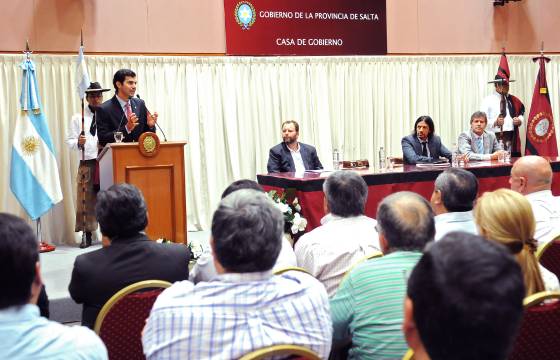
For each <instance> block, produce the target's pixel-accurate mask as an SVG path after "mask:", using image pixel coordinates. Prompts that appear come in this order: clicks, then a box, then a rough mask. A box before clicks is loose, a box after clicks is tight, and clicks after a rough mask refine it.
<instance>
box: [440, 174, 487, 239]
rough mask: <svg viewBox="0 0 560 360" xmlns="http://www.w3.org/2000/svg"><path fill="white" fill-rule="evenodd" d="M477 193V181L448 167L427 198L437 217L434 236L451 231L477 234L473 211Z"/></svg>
mask: <svg viewBox="0 0 560 360" xmlns="http://www.w3.org/2000/svg"><path fill="white" fill-rule="evenodd" d="M477 193H478V180H477V178H476V176H474V174H473V173H471V172H470V171H467V170H465V169H461V168H449V169H447V170H445V171H444V172H442V173H441V174H439V176H438V177H437V179H436V182H435V183H434V191H433V193H432V197H431V199H430V203H431V204H432V209H434V212H435V214H436V217H435V221H436V237H435V240H436V241H437V240H439V239H441V238H442V237H443V236H444V235H445V234H447V233H450V232H452V231H464V232H468V233H471V234H478V231H477V228H476V224H475V223H474V217H473V213H472V209H473V206H474V201H475V200H476V195H477Z"/></svg>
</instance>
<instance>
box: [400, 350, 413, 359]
mask: <svg viewBox="0 0 560 360" xmlns="http://www.w3.org/2000/svg"><path fill="white" fill-rule="evenodd" d="M402 360H414V351H412V349H408V351H407V352H406V354H404V356H403V358H402Z"/></svg>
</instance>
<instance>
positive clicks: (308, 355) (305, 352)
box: [239, 344, 321, 360]
mask: <svg viewBox="0 0 560 360" xmlns="http://www.w3.org/2000/svg"><path fill="white" fill-rule="evenodd" d="M290 355H291V356H290ZM277 356H284V357H287V358H288V359H294V360H295V359H298V360H300V359H301V360H303V359H307V360H321V358H320V357H319V355H318V354H317V353H316V352H315V351H313V350H310V349H308V348H306V347H303V346H299V345H289V344H286V345H272V346H267V347H264V348H262V349H257V350H254V351H251V352H250V353H247V354H245V355H243V356H242V357H241V358H239V360H262V359H269V358H272V357H277Z"/></svg>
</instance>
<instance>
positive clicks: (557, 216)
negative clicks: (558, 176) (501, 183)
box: [509, 155, 560, 245]
mask: <svg viewBox="0 0 560 360" xmlns="http://www.w3.org/2000/svg"><path fill="white" fill-rule="evenodd" d="M509 183H510V187H511V189H512V190H514V191H517V192H518V193H520V194H523V195H525V197H526V198H527V200H529V203H530V204H531V207H532V208H533V214H534V215H535V221H536V227H535V239H536V240H537V241H538V243H539V245H542V244H545V243H547V242H549V241H550V240H552V239H553V238H554V237H555V236H556V235H560V198H558V197H555V196H553V195H552V191H551V186H552V168H551V167H550V163H549V162H548V161H547V160H546V159H544V158H542V157H540V156H535V155H531V156H524V157H522V158H520V159H519V160H517V161H516V162H515V164H513V167H512V168H511V176H510V178H509Z"/></svg>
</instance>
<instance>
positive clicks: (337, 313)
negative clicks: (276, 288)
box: [331, 192, 435, 359]
mask: <svg viewBox="0 0 560 360" xmlns="http://www.w3.org/2000/svg"><path fill="white" fill-rule="evenodd" d="M377 226H378V230H379V241H380V243H381V249H382V250H383V253H384V254H385V255H384V256H383V257H381V258H376V259H371V260H368V261H366V262H363V263H361V264H359V265H357V266H356V267H355V268H354V269H353V270H352V271H351V272H350V274H349V275H348V277H346V278H345V279H344V280H343V281H342V283H341V284H340V288H339V289H338V292H337V293H336V295H335V296H334V298H332V299H331V314H332V319H333V326H334V334H333V339H334V342H335V343H334V344H335V345H334V346H338V347H342V346H344V345H345V344H349V343H351V348H350V351H349V358H351V359H400V358H402V356H403V355H404V354H405V353H406V350H407V345H406V341H405V339H404V337H403V334H402V331H401V324H402V321H403V312H402V304H403V301H404V297H405V293H406V278H407V276H408V274H409V272H410V270H411V269H412V268H413V267H414V265H416V262H417V261H418V259H420V257H421V256H422V250H423V249H424V247H425V246H426V244H428V243H429V242H431V241H432V240H433V239H434V233H435V227H434V214H433V212H432V209H431V207H430V204H429V203H428V201H426V199H424V198H423V197H421V196H420V195H418V194H415V193H412V192H399V193H395V194H392V195H389V196H387V197H386V198H385V199H383V201H382V202H381V203H380V204H379V207H378V209H377Z"/></svg>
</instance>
